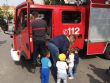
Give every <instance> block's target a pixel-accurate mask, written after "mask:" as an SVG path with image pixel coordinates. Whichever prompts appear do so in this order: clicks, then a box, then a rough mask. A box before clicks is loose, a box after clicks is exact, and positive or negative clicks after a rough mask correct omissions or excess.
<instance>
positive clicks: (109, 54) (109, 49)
mask: <svg viewBox="0 0 110 83" xmlns="http://www.w3.org/2000/svg"><path fill="white" fill-rule="evenodd" d="M105 58H106V59H109V60H110V45H109V46H107V48H106V51H105Z"/></svg>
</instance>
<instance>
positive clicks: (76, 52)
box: [73, 48, 79, 76]
mask: <svg viewBox="0 0 110 83" xmlns="http://www.w3.org/2000/svg"><path fill="white" fill-rule="evenodd" d="M78 51H79V48H75V56H74V68H73V76H75V75H76V74H77V66H78V64H79V55H78Z"/></svg>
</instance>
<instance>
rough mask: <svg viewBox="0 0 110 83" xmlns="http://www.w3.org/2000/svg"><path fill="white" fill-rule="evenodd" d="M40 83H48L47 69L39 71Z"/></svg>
mask: <svg viewBox="0 0 110 83" xmlns="http://www.w3.org/2000/svg"><path fill="white" fill-rule="evenodd" d="M41 83H49V68H42V69H41Z"/></svg>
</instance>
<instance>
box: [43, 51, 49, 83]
mask: <svg viewBox="0 0 110 83" xmlns="http://www.w3.org/2000/svg"><path fill="white" fill-rule="evenodd" d="M49 57H50V52H49V51H48V50H45V56H44V57H42V59H41V64H42V67H41V83H49V71H50V67H51V61H50V59H49Z"/></svg>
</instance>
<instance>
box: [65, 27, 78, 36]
mask: <svg viewBox="0 0 110 83" xmlns="http://www.w3.org/2000/svg"><path fill="white" fill-rule="evenodd" d="M63 34H65V35H70V34H76V35H77V34H80V28H79V27H76V28H74V27H72V28H70V27H69V28H66V29H64V30H63Z"/></svg>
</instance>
